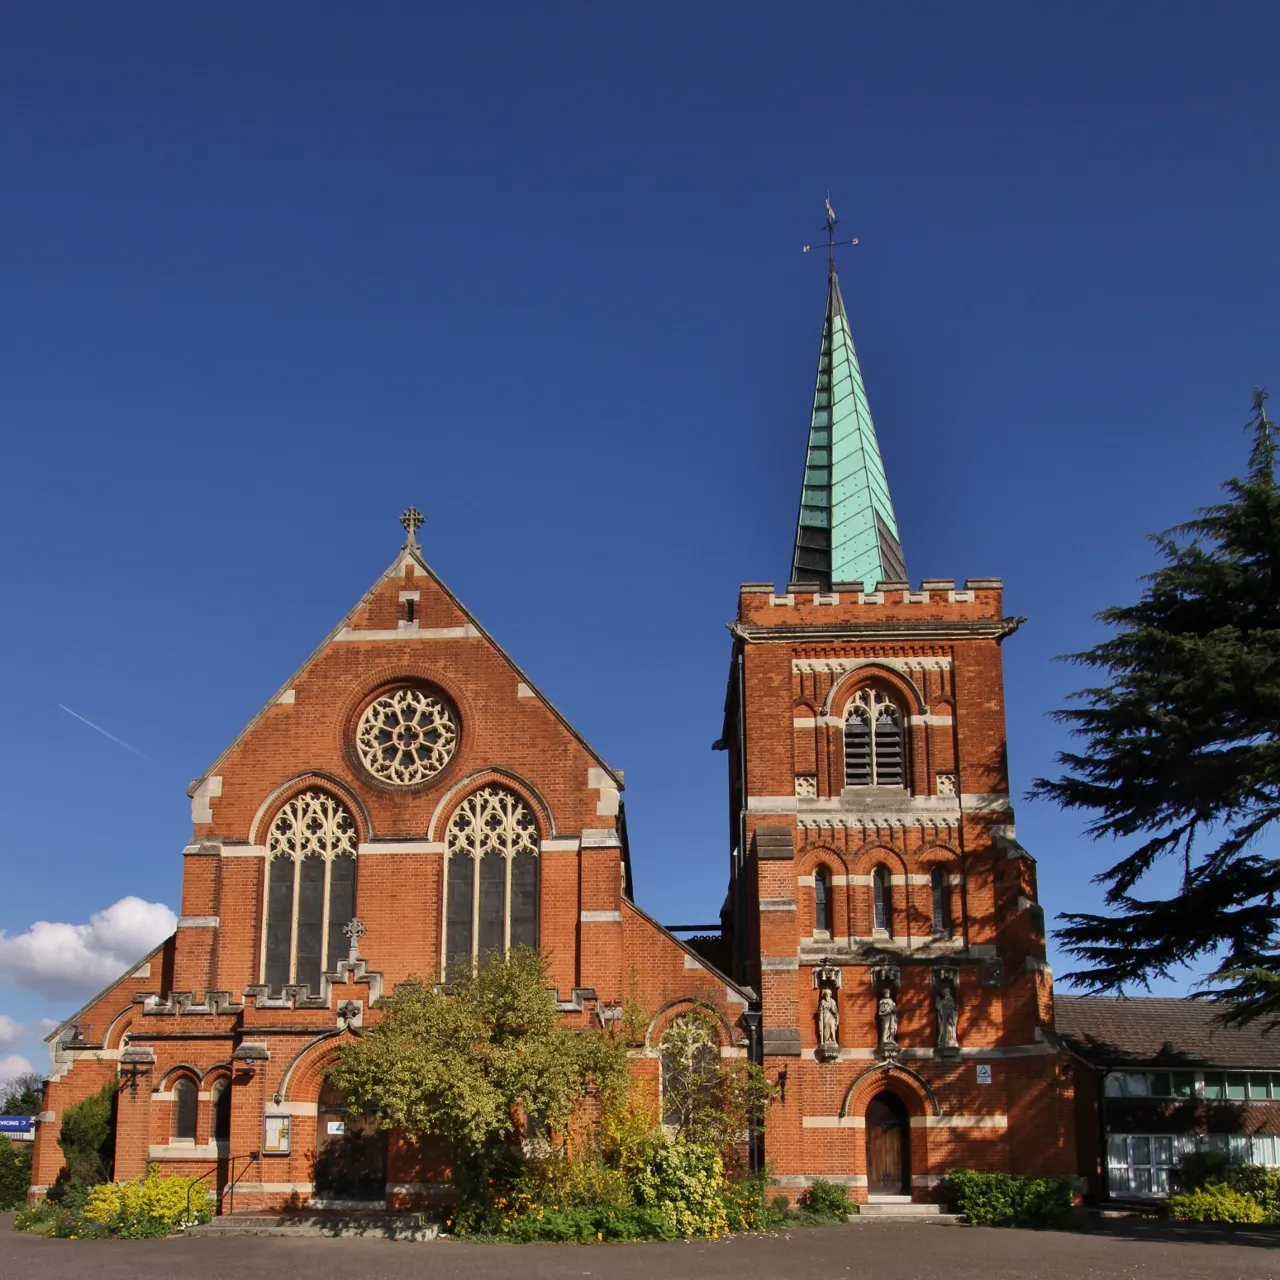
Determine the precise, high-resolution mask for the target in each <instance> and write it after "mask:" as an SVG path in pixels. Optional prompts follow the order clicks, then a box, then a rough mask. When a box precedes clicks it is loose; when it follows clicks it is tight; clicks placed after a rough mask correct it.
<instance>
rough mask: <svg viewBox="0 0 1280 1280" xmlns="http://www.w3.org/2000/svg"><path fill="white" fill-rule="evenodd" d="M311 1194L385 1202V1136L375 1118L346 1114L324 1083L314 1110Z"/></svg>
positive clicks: (333, 1088)
mask: <svg viewBox="0 0 1280 1280" xmlns="http://www.w3.org/2000/svg"><path fill="white" fill-rule="evenodd" d="M313 1185H314V1186H315V1194H316V1196H317V1198H319V1199H324V1200H371V1201H372V1200H377V1201H385V1199H386V1194H387V1134H386V1130H384V1129H380V1128H378V1121H377V1119H376V1117H374V1116H372V1115H369V1114H368V1113H366V1114H364V1115H361V1114H360V1113H359V1112H349V1111H348V1110H347V1102H346V1099H345V1098H344V1097H343V1095H342V1092H341V1090H339V1089H338V1088H337V1087H336V1086H334V1085H332V1084H330V1083H329V1081H328V1080H326V1081H325V1082H324V1084H323V1085H321V1087H320V1099H319V1105H318V1107H317V1109H316V1169H315V1180H314V1184H313Z"/></svg>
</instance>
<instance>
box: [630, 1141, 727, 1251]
mask: <svg viewBox="0 0 1280 1280" xmlns="http://www.w3.org/2000/svg"><path fill="white" fill-rule="evenodd" d="M723 1185H724V1164H723V1162H722V1161H721V1159H720V1153H719V1152H718V1151H717V1150H716V1149H715V1147H710V1146H705V1145H703V1144H701V1143H696V1142H680V1141H676V1142H670V1143H667V1144H666V1145H665V1146H662V1147H659V1148H658V1149H657V1151H655V1152H654V1154H653V1155H652V1157H651V1158H650V1160H649V1162H648V1163H647V1164H646V1165H645V1167H644V1168H643V1169H642V1170H641V1171H640V1173H639V1174H638V1176H637V1177H636V1199H637V1200H638V1201H639V1203H640V1204H641V1205H642V1206H644V1207H646V1208H651V1209H657V1210H658V1211H659V1212H661V1213H662V1214H663V1215H665V1217H666V1218H667V1220H668V1222H670V1224H671V1227H672V1231H673V1234H675V1235H677V1236H710V1237H712V1238H713V1239H714V1238H715V1237H717V1236H721V1235H724V1234H725V1233H726V1232H727V1231H728V1230H729V1220H728V1217H727V1215H726V1213H725V1206H724V1199H723V1197H722V1194H721V1192H722V1188H723Z"/></svg>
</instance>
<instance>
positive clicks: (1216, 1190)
mask: <svg viewBox="0 0 1280 1280" xmlns="http://www.w3.org/2000/svg"><path fill="white" fill-rule="evenodd" d="M1165 1212H1166V1213H1167V1214H1168V1215H1169V1217H1171V1218H1174V1219H1176V1220H1177V1221H1179V1222H1263V1221H1265V1219H1266V1214H1265V1213H1264V1212H1263V1210H1262V1206H1261V1205H1259V1204H1258V1203H1257V1201H1255V1200H1253V1199H1251V1198H1250V1197H1249V1196H1246V1195H1243V1194H1242V1193H1241V1192H1239V1191H1236V1190H1235V1189H1234V1188H1232V1187H1229V1186H1227V1185H1226V1183H1223V1182H1212V1183H1210V1184H1209V1185H1208V1186H1205V1187H1197V1188H1196V1189H1195V1190H1194V1191H1184V1192H1181V1193H1179V1194H1178V1195H1174V1196H1170V1197H1169V1198H1168V1200H1166V1201H1165Z"/></svg>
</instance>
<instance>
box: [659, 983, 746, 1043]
mask: <svg viewBox="0 0 1280 1280" xmlns="http://www.w3.org/2000/svg"><path fill="white" fill-rule="evenodd" d="M694 1010H699V1011H701V1012H703V1013H708V1014H710V1015H711V1017H712V1018H713V1019H714V1020H715V1022H716V1025H717V1027H718V1028H719V1029H720V1032H721V1034H722V1037H723V1038H722V1040H721V1044H722V1046H723V1045H729V1046H732V1045H734V1044H736V1043H737V1040H736V1038H735V1036H734V1034H733V1024H732V1023H731V1022H730V1021H729V1019H728V1017H726V1015H725V1013H724V1010H722V1009H717V1008H716V1007H715V1005H713V1004H710V1003H709V1002H708V1001H706V1000H701V999H699V998H698V997H697V996H680V997H678V998H677V999H675V1000H668V1001H667V1003H666V1004H664V1005H663V1006H662V1008H661V1009H659V1010H658V1012H657V1013H655V1014H654V1015H653V1017H652V1018H651V1019H650V1021H649V1026H648V1027H647V1028H646V1030H645V1033H644V1047H645V1049H646V1050H647V1051H649V1052H657V1044H658V1041H659V1040H661V1039H662V1035H663V1033H664V1032H665V1031H666V1029H667V1028H668V1027H669V1026H670V1025H671V1024H672V1023H673V1022H675V1021H676V1019H677V1018H679V1017H680V1016H681V1015H682V1014H685V1013H690V1012H692V1011H694Z"/></svg>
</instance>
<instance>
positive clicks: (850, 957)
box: [32, 262, 1077, 1210]
mask: <svg viewBox="0 0 1280 1280" xmlns="http://www.w3.org/2000/svg"><path fill="white" fill-rule="evenodd" d="M419 520H420V517H419V516H418V515H417V513H416V512H413V511H410V512H408V513H406V518H405V523H406V530H407V534H408V536H407V539H406V541H405V543H404V545H403V547H402V548H401V550H400V552H399V554H398V555H397V556H396V558H395V560H394V562H393V563H392V564H391V566H390V567H389V568H388V569H387V570H386V572H385V573H383V574H382V576H381V577H380V578H379V579H378V580H377V582H376V583H375V584H374V585H373V587H372V588H371V589H370V591H369V592H368V594H367V595H366V596H365V597H364V598H363V599H362V600H361V601H360V602H359V603H358V604H357V605H356V606H355V608H354V609H352V611H351V612H350V613H349V614H348V615H347V616H346V617H345V618H343V620H342V621H341V622H340V623H339V625H338V626H337V627H336V628H335V629H334V631H333V632H332V633H331V634H330V635H329V636H328V637H327V638H326V639H325V640H324V641H323V643H322V644H321V645H320V647H319V648H318V649H317V650H316V651H315V652H314V653H313V654H312V655H311V656H310V657H309V658H308V659H307V660H306V662H304V663H303V665H302V666H301V668H300V669H299V670H298V671H297V672H296V673H295V674H294V675H292V676H291V677H290V678H289V679H288V680H287V681H286V682H285V683H284V684H283V685H282V687H281V689H280V690H279V692H278V693H277V694H276V695H275V696H274V697H273V698H272V699H271V700H270V701H269V703H268V704H267V705H266V706H265V707H264V708H263V709H262V710H261V711H260V712H259V714H258V715H257V716H256V717H255V718H254V719H253V720H252V721H251V722H250V723H249V724H248V725H247V726H246V727H245V728H244V730H243V731H242V733H241V734H240V736H239V737H238V738H237V739H236V740H235V741H234V742H232V743H231V744H230V746H228V747H227V749H226V750H225V751H224V752H223V754H222V755H221V756H220V757H219V758H218V759H217V760H216V761H215V762H214V763H213V764H212V765H211V766H210V767H209V768H208V769H207V770H206V771H205V773H204V774H203V775H202V776H201V777H200V778H199V779H198V780H197V781H196V782H195V783H194V784H193V786H192V788H191V793H190V794H191V816H192V824H193V830H192V837H191V840H190V843H189V844H188V845H187V846H186V848H185V849H184V850H183V851H182V856H183V860H184V869H183V890H182V906H181V918H180V919H179V921H178V927H177V931H176V933H175V934H174V935H173V936H172V937H171V938H169V939H168V940H167V941H165V942H164V943H163V944H162V945H161V946H160V947H158V948H157V949H156V950H155V951H154V952H153V953H152V954H151V955H148V956H143V957H140V959H139V962H138V964H137V965H136V966H135V967H134V968H133V969H132V970H131V971H130V972H129V973H127V974H124V975H123V976H122V977H121V978H120V979H119V981H118V982H116V983H115V984H114V985H113V986H111V987H110V988H109V989H108V990H107V991H105V992H103V993H102V994H101V995H100V996H98V997H96V998H95V999H94V1000H92V1001H90V1002H89V1003H88V1004H87V1005H86V1006H85V1007H84V1008H83V1009H82V1010H80V1011H79V1012H78V1013H77V1014H76V1015H75V1016H74V1017H73V1018H71V1019H70V1020H68V1022H67V1023H66V1024H64V1026H62V1027H61V1028H59V1029H58V1031H57V1032H55V1033H54V1035H53V1036H52V1037H51V1038H50V1039H51V1047H52V1056H53V1072H52V1075H51V1077H50V1080H49V1083H48V1085H47V1088H46V1095H45V1103H44V1106H45V1110H44V1112H43V1114H42V1116H41V1120H42V1123H41V1124H40V1126H39V1131H38V1136H37V1140H36V1144H35V1158H34V1165H33V1186H32V1193H33V1195H35V1196H39V1195H41V1194H43V1192H44V1191H45V1190H46V1189H47V1187H48V1186H49V1185H50V1184H51V1183H52V1182H53V1180H54V1179H55V1177H56V1175H57V1173H58V1170H59V1167H60V1165H61V1152H60V1150H59V1148H58V1146H57V1133H58V1123H57V1122H58V1120H59V1117H60V1116H61V1115H62V1113H63V1112H64V1111H65V1109H66V1108H67V1106H68V1105H70V1104H71V1103H74V1102H76V1101H78V1100H80V1099H82V1098H84V1097H86V1096H88V1095H89V1094H90V1093H92V1092H94V1091H96V1090H98V1089H99V1088H101V1087H102V1085H103V1083H104V1082H106V1081H108V1080H110V1079H112V1078H115V1077H119V1078H120V1080H121V1082H122V1087H121V1090H120V1093H119V1102H118V1126H117V1140H116V1153H115V1168H116V1173H117V1176H122V1177H128V1176H134V1175H137V1174H139V1173H141V1172H143V1170H144V1169H145V1167H146V1166H147V1164H148V1163H150V1162H158V1163H160V1164H161V1165H162V1166H163V1167H164V1168H165V1169H166V1170H167V1171H170V1172H174V1173H178V1172H181V1173H186V1174H190V1175H191V1176H192V1177H194V1176H196V1175H197V1174H200V1173H204V1172H210V1171H214V1172H213V1173H211V1181H216V1185H217V1186H218V1187H219V1188H220V1189H221V1190H224V1191H225V1192H226V1193H227V1201H226V1202H224V1207H230V1206H231V1204H232V1203H233V1205H234V1208H235V1209H237V1210H239V1209H242V1208H245V1209H248V1208H262V1207H267V1206H277V1205H282V1204H286V1203H304V1202H306V1201H308V1200H310V1199H312V1198H324V1197H338V1198H341V1197H348V1198H354V1199H359V1200H363V1201H374V1202H380V1203H386V1204H388V1205H404V1204H411V1203H414V1202H416V1201H419V1200H421V1199H423V1198H429V1197H431V1196H432V1195H434V1194H437V1193H439V1192H441V1191H444V1190H446V1189H447V1187H448V1183H449V1170H448V1166H447V1161H446V1160H444V1158H443V1155H442V1153H441V1152H439V1151H435V1150H432V1149H431V1147H430V1146H429V1144H428V1145H422V1144H415V1143H410V1142H408V1141H405V1140H403V1139H402V1138H401V1136H400V1135H398V1134H397V1133H395V1132H392V1133H390V1134H389V1135H387V1134H383V1133H381V1132H379V1131H378V1130H377V1129H376V1127H375V1126H374V1125H373V1123H372V1122H371V1121H363V1122H361V1121H353V1120H352V1119H351V1118H350V1117H347V1116H345V1115H344V1112H343V1105H342V1099H341V1098H340V1097H338V1096H336V1095H335V1093H334V1091H333V1089H332V1087H331V1086H329V1085H327V1084H326V1079H325V1075H326V1069H327V1066H328V1064H329V1063H330V1062H331V1061H332V1059H333V1055H334V1054H335V1052H336V1050H337V1047H338V1046H339V1045H340V1044H341V1042H342V1041H343V1039H344V1038H346V1037H350V1036H353V1035H359V1034H360V1033H361V1028H362V1027H363V1026H365V1025H366V1024H367V1023H368V1022H369V1021H370V1019H371V1018H376V1016H377V1015H376V1012H371V1007H372V1006H373V1005H374V1003H375V1002H376V1001H377V999H378V997H379V996H380V995H381V994H383V993H384V992H388V991H390V990H391V989H393V988H394V986H395V985H396V984H397V983H398V982H400V981H402V980H403V979H404V978H406V977H407V976H408V975H410V974H418V975H424V976H425V975H433V976H435V975H440V974H442V973H443V971H444V968H445V966H446V965H447V963H448V962H449V961H450V960H451V959H455V958H459V957H468V956H470V957H476V956H479V955H480V954H483V953H485V952H488V951H491V950H493V949H503V948H507V947H510V946H512V945H515V944H517V943H528V944H531V945H534V946H536V947H538V948H540V949H541V951H542V952H543V954H544V955H545V956H546V958H547V960H548V963H549V966H550V970H551V973H552V975H553V978H554V981H555V984H556V988H557V999H558V1001H559V1005H560V1008H561V1010H562V1012H563V1016H564V1017H565V1019H566V1020H568V1021H569V1022H570V1023H571V1024H573V1025H577V1026H588V1025H591V1024H593V1023H595V1024H596V1025H600V1024H606V1025H607V1024H610V1023H611V1022H614V1021H619V1022H620V1021H621V1019H622V1011H623V1004H624V1002H628V1001H630V1002H634V1001H636V1000H638V1001H639V1002H640V1003H641V1005H642V1006H643V1009H644V1013H645V1018H646V1020H647V1027H646V1028H645V1030H644V1033H643V1036H638V1037H637V1039H636V1043H635V1045H634V1048H633V1051H632V1052H633V1056H634V1065H635V1069H636V1071H637V1072H639V1073H642V1074H645V1075H647V1076H649V1077H650V1078H651V1079H652V1080H653V1082H654V1088H655V1090H657V1091H659V1092H660V1090H661V1076H662V1061H663V1036H664V1032H665V1030H666V1028H667V1027H668V1026H669V1024H670V1023H671V1022H672V1021H673V1020H674V1019H676V1018H679V1017H680V1016H681V1014H682V1013H683V1012H686V1011H687V1010H689V1009H690V1008H691V1007H693V1006H695V1005H698V1006H702V1007H706V1008H709V1009H711V1010H712V1011H714V1013H715V1015H716V1021H717V1024H718V1025H719V1027H720V1044H719V1052H720V1053H721V1054H722V1055H723V1056H726V1057H732V1056H735V1055H739V1056H742V1055H748V1054H749V1055H752V1056H754V1057H756V1058H757V1059H758V1060H760V1061H762V1062H763V1063H764V1065H765V1067H766V1070H767V1073H768V1075H769V1077H770V1078H771V1079H773V1080H775V1081H777V1082H778V1084H779V1086H780V1090H779V1097H778V1100H777V1102H776V1103H775V1104H774V1105H773V1107H772V1110H771V1114H770V1115H769V1118H768V1124H767V1127H766V1137H765V1151H764V1153H763V1154H764V1157H765V1158H766V1159H767V1161H768V1162H769V1167H770V1168H771V1169H772V1170H773V1171H774V1173H775V1175H776V1178H777V1180H778V1181H779V1182H780V1183H781V1184H783V1185H786V1186H799V1185H803V1184H804V1183H806V1182H808V1181H809V1180H810V1179H811V1178H814V1177H818V1176H821V1177H824V1178H828V1179H832V1180H836V1181H842V1182H844V1183H845V1184H846V1185H848V1186H849V1187H850V1188H851V1192H852V1195H853V1197H854V1198H855V1199H858V1200H863V1199H866V1198H867V1197H868V1196H911V1197H914V1198H916V1199H928V1198H930V1196H931V1194H932V1193H931V1187H932V1186H933V1185H934V1184H935V1183H936V1182H937V1181H938V1180H939V1179H940V1178H941V1177H942V1176H943V1175H944V1174H945V1172H946V1171H947V1170H948V1169H949V1168H953V1167H956V1166H957V1165H963V1166H972V1167H980V1168H989V1169H1005V1170H1011V1171H1015V1172H1033V1171H1034V1172H1060V1173H1074V1172H1075V1171H1076V1169H1077V1164H1076V1146H1075V1141H1076V1132H1077V1129H1076V1119H1075V1103H1074V1091H1073V1083H1072V1082H1073V1078H1074V1077H1073V1072H1072V1065H1073V1060H1072V1058H1071V1056H1070V1054H1069V1053H1068V1052H1067V1051H1066V1050H1065V1048H1064V1046H1063V1045H1062V1043H1061V1042H1060V1041H1058V1040H1057V1038H1056V1037H1055V1036H1054V1034H1053V1032H1052V1026H1053V992H1052V982H1051V976H1050V973H1049V971H1048V968H1047V966H1046V964H1045V952H1044V920H1043V915H1042V912H1041V909H1040V907H1039V906H1038V905H1037V901H1036V885H1035V867H1034V863H1033V861H1032V859H1031V858H1030V856H1029V855H1028V854H1027V853H1026V852H1025V851H1024V850H1023V849H1022V848H1021V846H1020V845H1019V844H1018V842H1017V840H1016V838H1015V835H1014V825H1013V811H1012V808H1011V805H1010V799H1009V785H1008V778H1007V772H1006V763H1005V725H1004V705H1003V691H1002V678H1001V648H1000V646H1001V643H1002V641H1003V640H1004V639H1005V638H1006V637H1007V636H1009V635H1011V634H1012V633H1013V632H1014V631H1015V630H1016V629H1017V626H1018V620H1017V619H1012V618H1009V617H1007V616H1006V615H1005V612H1004V606H1003V600H1002V591H1001V583H1000V582H999V580H997V579H991V578H979V579H973V578H971V579H969V580H968V581H966V582H964V583H963V584H960V585H957V584H956V583H954V582H952V581H943V580H930V579H926V580H925V581H924V582H923V583H922V584H921V585H920V586H919V587H918V588H913V587H912V586H911V585H910V583H909V582H908V579H907V575H906V566H905V561H904V556H903V551H902V547H901V544H900V542H899V538H898V531H897V525H896V521H895V518H894V511H893V505H892V502H891V499H890V495H889V487H888V484H887V482H886V478H885V473H884V468H883V465H882V462H881V458H880V452H879V446H878V444H877V441H876V435H875V430H874V427H873V425H872V420H871V415H870V412H869V409H868V406H867V399H866V395H865V391H864V388H863V382H862V375H861V372H860V370H859V367H858V360H857V355H856V353H855V351H854V346H853V341H852V337H851V334H850V328H849V321H848V317H847V315H846V312H845V307H844V302H843V300H842V298H841V294H840V286H839V282H838V280H837V277H836V272H835V266H834V262H833V263H832V265H831V271H830V280H829V287H828V296H827V306H826V315H825V319H824V326H823V338H822V348H821V356H820V360H819V366H818V374H817V385H816V388H815V392H814V399H813V408H812V415H811V423H810V429H809V439H808V450H807V456H806V460H805V474H804V485H803V492H802V498H801V504H800V514H799V520H798V527H797V532H796V538H795V551H794V558H793V570H792V581H791V582H789V583H788V584H787V585H786V587H785V589H784V590H782V591H778V590H776V589H775V587H774V586H773V585H772V584H754V583H749V584H747V585H745V586H744V587H743V588H742V590H741V594H740V597H739V604H738V616H737V619H736V621H735V622H734V624H733V626H732V636H733V648H732V654H731V660H730V665H729V679H728V691H727V697H726V703H725V720H724V726H723V733H722V737H721V739H720V742H719V743H717V746H719V747H721V748H723V749H724V750H725V752H726V758H727V762H728V783H729V786H728V794H729V831H728V837H729V839H728V849H729V853H730V875H729V892H728V896H727V898H726V901H725V905H724V908H723V911H722V922H721V923H722V929H721V935H720V936H719V937H711V938H696V939H693V940H692V941H691V942H689V943H685V942H682V941H680V940H678V939H677V938H676V937H675V935H674V934H673V933H672V932H670V931H669V930H667V929H665V928H663V927H662V926H660V925H659V924H657V923H656V922H655V921H654V920H652V919H651V918H649V917H648V916H647V915H646V914H645V913H644V912H643V911H642V910H640V908H639V907H638V906H637V905H636V904H635V902H634V900H633V897H632V878H631V851H630V850H629V848H628V843H627V830H626V822H625V809H624V806H623V802H622V796H621V792H622V789H623V778H622V775H621V773H620V772H618V771H617V770H615V769H612V768H610V767H609V765H608V764H607V763H606V762H605V761H604V760H602V759H601V758H600V757H599V756H598V755H597V754H596V753H595V752H594V751H593V750H592V749H591V747H590V746H589V744H588V743H587V742H586V741H585V740H584V739H583V737H582V736H581V735H580V734H579V733H578V732H577V731H576V730H575V729H574V728H573V726H571V725H570V724H568V723H567V722H566V721H565V720H564V718H563V717H562V716H561V715H560V714H559V713H558V712H557V711H556V709H555V708H554V707H553V706H552V705H551V704H550V703H549V702H548V701H547V699H546V698H545V697H544V696H543V695H542V694H541V693H540V692H539V691H538V689H537V687H536V685H535V684H534V682H533V680H532V679H531V678H530V677H529V676H528V675H526V674H525V673H524V672H523V671H521V670H520V668H519V667H518V666H517V665H516V664H515V662H514V661H513V660H512V658H511V657H509V656H508V655H507V654H506V653H505V652H503V650H502V649H501V648H500V647H499V646H498V644H497V643H496V642H495V641H494V640H493V639H492V638H491V637H490V636H489V635H488V633H487V632H486V631H485V630H484V628H483V626H482V625H481V624H480V622H479V621H478V620H477V619H476V618H474V617H473V616H472V615H471V614H470V613H469V612H468V611H467V609H466V608H465V606H464V605H463V604H462V603H461V602H460V601H459V600H458V599H457V598H456V597H455V596H454V595H453V594H452V593H451V592H450V591H449V590H448V588H447V587H445V585H444V584H443V583H442V582H441V581H440V580H439V578H437V577H436V575H435V574H434V573H433V572H432V571H431V569H430V568H429V567H428V565H427V564H426V562H425V560H424V559H423V556H422V553H421V550H420V548H419V546H418V543H417V538H416V536H415V531H416V527H417V522H418V521H419ZM232 1188H234V1191H232Z"/></svg>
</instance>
